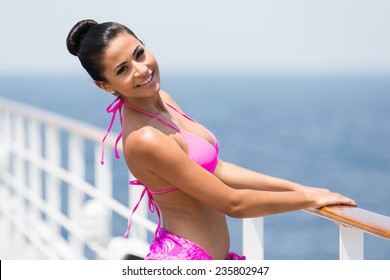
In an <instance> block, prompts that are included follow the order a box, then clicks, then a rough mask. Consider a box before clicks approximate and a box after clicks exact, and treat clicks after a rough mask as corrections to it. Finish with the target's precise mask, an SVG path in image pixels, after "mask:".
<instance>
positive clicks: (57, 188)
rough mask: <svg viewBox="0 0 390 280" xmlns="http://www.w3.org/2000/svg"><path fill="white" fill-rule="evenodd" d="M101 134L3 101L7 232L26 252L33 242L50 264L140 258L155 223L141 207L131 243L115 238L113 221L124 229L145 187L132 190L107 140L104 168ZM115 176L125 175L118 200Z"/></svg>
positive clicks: (1, 161) (2, 194) (0, 172)
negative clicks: (59, 261)
mask: <svg viewBox="0 0 390 280" xmlns="http://www.w3.org/2000/svg"><path fill="white" fill-rule="evenodd" d="M102 135H104V132H103V131H102V130H100V129H97V128H95V127H92V126H89V125H87V124H84V123H80V122H77V121H74V120H70V119H67V118H64V117H61V116H59V115H56V114H52V113H49V112H45V111H42V110H39V109H36V108H32V107H29V106H26V105H22V104H19V103H16V102H12V101H9V100H5V99H0V147H1V149H0V201H1V203H0V222H1V226H2V230H3V234H5V233H8V235H9V236H10V238H11V239H12V240H14V241H13V242H14V243H16V244H19V247H21V248H26V247H28V245H29V244H32V245H33V246H34V247H35V248H36V249H37V250H38V251H39V256H40V257H42V258H47V259H86V258H96V259H108V258H122V257H124V256H125V255H138V256H143V255H144V254H145V253H146V252H147V250H148V247H149V245H148V242H147V234H148V231H149V232H152V233H153V232H154V230H155V228H156V224H155V223H153V222H151V221H150V220H148V219H147V211H146V210H147V209H146V204H145V202H143V203H142V204H141V206H140V209H139V210H138V211H137V214H136V215H134V219H133V221H134V228H133V230H132V231H131V235H130V237H131V238H129V239H125V238H122V237H120V236H119V237H113V225H112V223H113V220H115V219H117V220H118V219H122V220H123V229H124V228H125V226H126V224H127V223H126V220H127V218H128V216H129V214H130V212H131V210H130V209H131V208H132V205H134V201H132V199H130V198H135V199H137V198H138V197H139V193H140V191H141V190H140V188H129V186H128V180H129V179H131V174H129V173H128V172H127V170H126V168H123V169H122V170H119V171H117V169H118V168H120V166H119V167H117V166H115V162H113V160H112V159H113V153H112V147H113V145H114V139H113V138H110V137H108V138H107V141H106V154H105V164H104V166H101V165H100V162H99V161H100V148H101V146H100V145H101V143H100V141H101V137H102ZM118 148H119V149H120V150H121V145H118ZM91 163H93V164H92V165H91ZM90 165H91V166H90ZM121 165H123V162H122V163H121ZM114 168H115V171H116V173H115V174H114V173H113V172H114ZM118 173H122V175H123V174H125V175H124V176H122V178H123V179H122V180H121V181H119V183H118V185H117V186H115V188H117V189H120V190H122V192H121V193H122V195H121V199H116V198H114V196H113V190H114V186H113V183H114V179H115V177H116V176H117V177H118ZM123 196H125V198H123ZM123 201H124V202H123ZM128 205H130V206H128ZM114 218H115V219H114ZM123 231H124V230H123ZM4 232H5V233H4ZM119 234H122V232H121V233H119ZM119 234H118V233H117V234H115V235H119ZM3 245H4V244H3ZM8 245H10V244H8ZM4 246H7V245H4ZM0 249H1V248H0ZM4 250H5V249H4V248H3V252H4ZM12 253H13V254H16V255H18V252H12ZM20 253H21V254H22V252H20ZM16 258H17V256H16Z"/></svg>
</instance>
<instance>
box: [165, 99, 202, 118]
mask: <svg viewBox="0 0 390 280" xmlns="http://www.w3.org/2000/svg"><path fill="white" fill-rule="evenodd" d="M164 103H165V104H167V105H168V106H169V107H171V108H172V109H173V110H175V111H176V112H178V113H179V114H180V115H182V116H183V117H185V118H187V119H189V120H190V121H193V122H194V123H196V120H194V119H192V118H190V117H189V116H187V115H186V114H184V113H183V112H181V111H179V110H178V109H177V108H176V107H174V106H172V105H171V104H169V103H168V102H165V101H164Z"/></svg>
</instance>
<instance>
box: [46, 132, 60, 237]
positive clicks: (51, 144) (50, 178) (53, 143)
mask: <svg viewBox="0 0 390 280" xmlns="http://www.w3.org/2000/svg"><path fill="white" fill-rule="evenodd" d="M60 149H61V145H60V135H59V131H58V129H57V128H56V127H53V126H47V127H46V131H45V151H46V159H47V160H48V161H49V162H50V165H52V166H60V165H61V162H60V160H61V159H60V157H61V153H60V151H61V150H60ZM45 181H46V182H45V186H46V199H47V202H48V203H49V204H50V209H48V211H61V193H60V180H59V179H58V178H57V177H56V176H55V175H54V174H51V173H48V174H46V180H45ZM49 224H50V226H51V228H52V230H53V232H52V234H51V237H53V239H52V242H54V241H55V238H57V236H58V235H60V226H59V225H58V223H57V222H56V221H54V220H52V219H49Z"/></svg>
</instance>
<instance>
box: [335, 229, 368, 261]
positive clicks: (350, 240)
mask: <svg viewBox="0 0 390 280" xmlns="http://www.w3.org/2000/svg"><path fill="white" fill-rule="evenodd" d="M363 259H364V232H363V231H361V230H359V229H355V228H352V227H348V226H345V225H340V260H363Z"/></svg>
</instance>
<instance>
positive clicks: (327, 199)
mask: <svg viewBox="0 0 390 280" xmlns="http://www.w3.org/2000/svg"><path fill="white" fill-rule="evenodd" d="M313 189H314V190H310V191H308V192H307V193H309V194H310V195H311V196H312V199H313V207H314V208H321V207H324V206H331V205H348V206H357V204H356V202H355V201H354V200H353V199H351V198H349V197H346V196H343V195H341V194H338V193H334V192H330V191H329V190H326V189H318V190H315V188H313Z"/></svg>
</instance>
